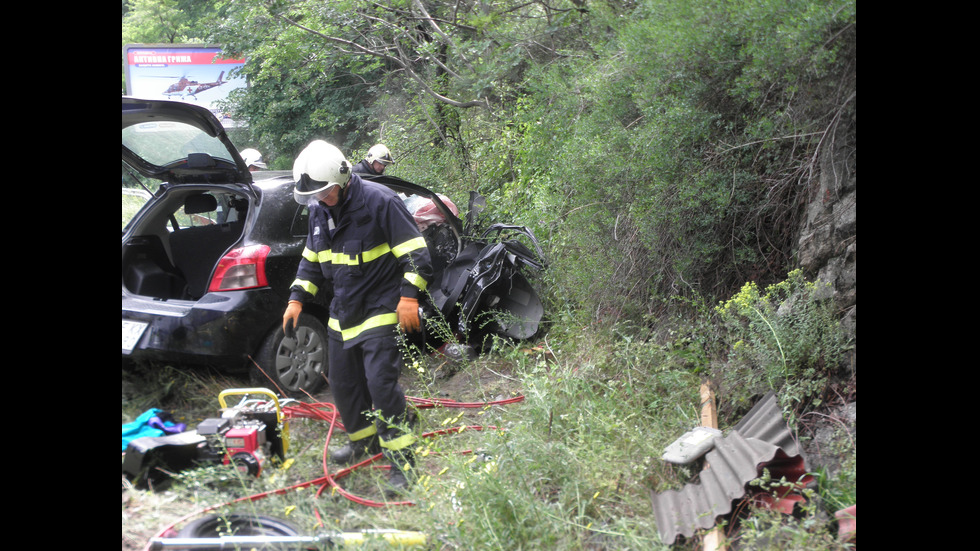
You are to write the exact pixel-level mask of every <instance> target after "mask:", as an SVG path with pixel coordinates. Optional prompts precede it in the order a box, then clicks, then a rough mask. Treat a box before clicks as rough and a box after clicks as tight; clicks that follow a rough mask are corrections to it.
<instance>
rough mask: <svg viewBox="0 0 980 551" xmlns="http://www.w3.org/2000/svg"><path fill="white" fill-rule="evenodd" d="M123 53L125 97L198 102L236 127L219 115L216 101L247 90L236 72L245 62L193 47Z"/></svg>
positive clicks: (130, 48) (145, 47)
mask: <svg viewBox="0 0 980 551" xmlns="http://www.w3.org/2000/svg"><path fill="white" fill-rule="evenodd" d="M123 53H124V55H125V59H126V95H128V96H135V97H139V98H147V99H171V100H178V101H186V102H195V103H198V104H200V105H204V106H205V107H207V108H208V109H210V110H211V111H212V112H213V113H214V114H215V115H216V116H217V117H218V119H219V120H221V122H222V124H223V125H225V126H234V125H235V124H234V122H233V121H231V120H230V119H229V118H228V117H227V116H226V115H225V114H223V113H221V112H220V110H219V108H218V105H217V101H218V100H223V99H225V98H227V97H228V94H229V92H231V91H232V90H234V89H236V88H243V87H245V86H246V83H245V79H244V78H243V77H240V76H238V75H237V72H235V71H234V70H235V69H239V68H241V67H242V65H244V64H245V60H244V59H226V58H224V57H222V56H221V48H220V47H218V46H202V45H193V44H127V45H126V46H125V48H124V52H123ZM233 73H236V74H234V75H233Z"/></svg>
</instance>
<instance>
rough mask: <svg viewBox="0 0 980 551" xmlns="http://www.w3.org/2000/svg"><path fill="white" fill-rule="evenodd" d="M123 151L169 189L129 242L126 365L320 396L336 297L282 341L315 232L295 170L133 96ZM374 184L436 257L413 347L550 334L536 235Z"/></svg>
mask: <svg viewBox="0 0 980 551" xmlns="http://www.w3.org/2000/svg"><path fill="white" fill-rule="evenodd" d="M122 141H123V143H122V161H123V174H124V177H123V178H124V181H126V180H127V179H128V180H130V181H133V180H136V181H139V182H141V184H142V183H145V182H147V181H154V180H155V181H159V182H160V184H159V187H158V189H157V190H156V191H155V192H153V193H149V188H147V190H146V191H147V195H149V196H150V197H149V199H148V200H147V201H146V203H145V204H144V205H143V207H142V208H141V209H140V210H139V211H138V212H137V213H136V215H135V216H133V218H132V219H131V220H130V221H129V222H128V223H127V225H126V226H125V227H124V229H123V232H122V329H123V338H122V357H123V361H124V363H125V362H127V361H151V362H169V363H176V364H183V365H210V366H214V367H219V368H223V369H228V370H245V369H247V370H251V371H252V372H253V373H254V374H255V376H256V378H257V379H256V381H257V382H262V383H264V386H270V387H271V386H273V385H270V384H269V381H270V380H271V382H272V383H273V384H274V386H276V387H278V389H279V390H281V391H282V392H283V393H284V394H286V395H290V396H302V395H304V392H309V393H311V394H312V393H315V392H317V391H319V390H321V389H322V388H323V387H324V386H325V385H326V376H325V375H326V361H327V354H326V346H327V334H326V329H325V327H324V323H323V321H322V320H325V319H326V317H327V316H326V314H327V305H328V304H329V299H330V297H329V296H328V295H327V293H320V294H319V295H318V296H317V300H316V301H315V302H313V303H311V304H308V305H305V306H304V310H303V312H304V313H303V315H302V316H301V318H300V326H299V327H298V328H297V331H296V334H295V335H294V336H292V337H286V336H285V335H284V334H283V331H282V313H283V310H284V308H285V304H286V300H287V299H288V296H289V290H288V289H289V285H290V284H291V283H292V281H293V279H294V278H295V275H296V267H297V265H298V264H299V259H300V254H301V253H302V251H303V247H304V245H305V242H306V233H307V229H308V213H307V209H306V207H305V206H302V205H299V204H297V203H296V202H295V201H294V200H293V197H292V195H293V187H294V182H293V180H292V175H291V173H286V172H276V171H267V172H256V173H250V172H249V171H248V169H247V167H246V166H245V162H244V161H243V160H242V158H241V156H240V155H239V154H238V152H237V150H236V148H235V147H234V145H233V144H232V142H231V140H230V139H229V138H228V135H227V133H226V131H225V129H224V128H223V127H222V126H221V123H220V122H219V121H218V120H217V119H216V118H215V117H214V115H212V114H211V112H210V111H208V110H207V109H205V108H202V107H199V106H196V105H193V104H188V103H183V102H176V101H167V100H144V99H137V98H127V97H124V98H123V99H122ZM136 174H139V177H137V176H136ZM369 179H372V180H374V181H376V182H379V183H382V184H384V185H386V186H388V187H390V188H391V189H393V190H394V191H396V192H397V193H399V194H400V195H401V197H402V199H403V200H404V201H405V204H406V206H407V207H408V208H409V211H410V212H412V213H413V215H414V217H415V220H416V222H417V223H418V224H419V229H420V230H421V231H422V235H423V237H424V238H425V239H426V242H427V244H428V246H429V250H430V252H431V255H432V259H433V265H434V266H433V267H434V272H435V277H434V280H433V282H432V283H431V284H430V285H429V289H428V291H429V296H428V297H426V299H424V300H422V301H420V308H421V310H422V311H421V314H422V318H423V320H424V321H425V323H424V324H423V325H424V328H425V330H424V332H423V333H422V334H421V335H419V336H417V337H415V339H416V340H415V343H414V344H416V345H420V346H421V347H423V350H425V351H433V350H437V349H442V350H446V345H452V346H462V347H465V349H467V350H475V351H477V352H479V351H482V350H485V348H486V347H487V346H488V345H489V344H490V343H491V342H492V339H493V338H494V337H501V338H505V339H511V340H525V339H530V338H533V337H534V336H535V335H536V334H538V333H539V331H540V330H541V321H542V317H543V306H542V304H541V300H540V298H539V297H538V294H537V292H536V291H535V289H534V287H533V286H532V284H531V283H530V280H529V276H530V275H531V273H532V272H537V271H540V270H543V269H544V267H545V264H544V260H543V255H542V254H541V250H540V247H539V246H538V243H537V241H536V239H535V237H534V235H533V234H532V233H531V232H530V231H529V230H528V229H526V228H524V227H521V226H512V225H504V224H490V225H487V226H486V227H483V226H481V223H480V222H478V220H479V216H478V215H479V214H480V212H481V211H482V209H483V207H484V206H485V204H484V202H483V199H482V198H481V197H480V196H479V195H478V194H475V193H471V196H470V201H469V210H468V212H467V213H466V219H465V222H464V220H463V219H461V218H460V216H459V212H458V209H457V208H456V206H455V205H454V204H453V203H452V201H450V200H449V199H448V198H446V197H444V196H440V195H438V194H436V193H434V192H432V191H431V190H428V189H426V188H425V187H423V186H420V185H417V184H415V183H412V182H408V181H405V180H401V179H399V178H396V177H392V176H376V177H369ZM321 295H323V296H321Z"/></svg>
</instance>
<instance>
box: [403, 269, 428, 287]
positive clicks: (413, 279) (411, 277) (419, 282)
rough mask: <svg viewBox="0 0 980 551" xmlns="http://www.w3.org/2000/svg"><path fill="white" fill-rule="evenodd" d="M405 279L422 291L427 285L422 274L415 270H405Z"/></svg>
mask: <svg viewBox="0 0 980 551" xmlns="http://www.w3.org/2000/svg"><path fill="white" fill-rule="evenodd" d="M405 279H407V280H408V282H409V283H411V284H412V285H415V286H416V287H418V288H419V289H420V290H422V291H424V290H425V288H426V287H427V286H428V285H429V284H428V283H427V282H426V281H425V280H424V279H422V276H420V275H419V274H417V273H415V272H405Z"/></svg>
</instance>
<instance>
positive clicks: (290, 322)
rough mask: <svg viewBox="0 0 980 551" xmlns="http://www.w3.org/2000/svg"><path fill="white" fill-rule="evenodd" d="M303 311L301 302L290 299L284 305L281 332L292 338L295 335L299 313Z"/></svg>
mask: <svg viewBox="0 0 980 551" xmlns="http://www.w3.org/2000/svg"><path fill="white" fill-rule="evenodd" d="M302 311H303V303H302V302H300V301H298V300H291V301H289V304H287V305H286V313H285V314H283V315H282V332H283V333H285V334H286V337H288V338H290V339H292V338H293V337H295V336H296V326H297V325H299V314H300V312H302Z"/></svg>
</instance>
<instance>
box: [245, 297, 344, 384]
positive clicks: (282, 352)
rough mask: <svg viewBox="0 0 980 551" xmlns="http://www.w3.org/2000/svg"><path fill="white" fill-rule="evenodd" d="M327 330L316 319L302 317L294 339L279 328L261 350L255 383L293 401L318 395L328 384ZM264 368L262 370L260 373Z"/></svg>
mask: <svg viewBox="0 0 980 551" xmlns="http://www.w3.org/2000/svg"><path fill="white" fill-rule="evenodd" d="M327 342H328V337H327V328H326V327H324V325H323V322H321V321H320V320H318V319H317V318H316V317H314V316H312V315H310V314H305V313H301V314H300V315H299V322H298V324H297V326H296V334H295V336H294V337H293V338H287V337H286V335H285V333H283V330H282V327H277V328H276V329H275V330H274V331H273V332H272V333H271V334H270V335H269V336H268V337H266V340H265V342H264V343H263V344H262V346H261V348H260V349H259V353H258V357H257V359H256V362H257V363H258V366H259V367H258V368H257V367H255V366H252V379H253V381H254V382H256V383H257V384H259V385H260V386H268V385H269V384H270V379H271V384H272V387H273V388H274V389H275V390H279V391H281V392H282V393H283V394H285V395H286V396H289V397H293V398H303V397H306V394H307V393H309V394H315V393H317V392H319V391H320V390H321V389H322V388H323V387H324V386H325V385H326V384H327ZM259 368H261V370H260V369H259Z"/></svg>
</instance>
